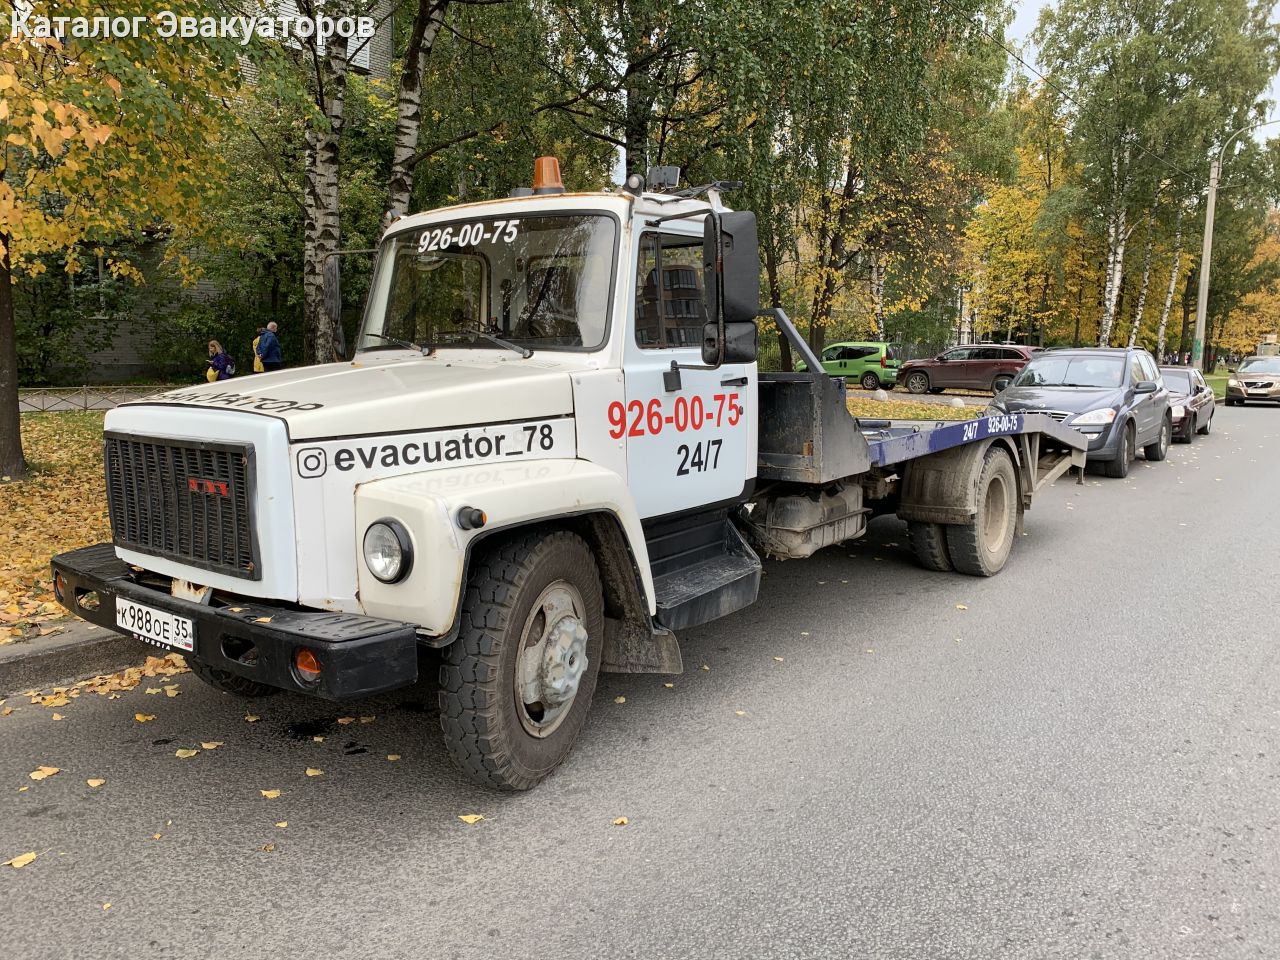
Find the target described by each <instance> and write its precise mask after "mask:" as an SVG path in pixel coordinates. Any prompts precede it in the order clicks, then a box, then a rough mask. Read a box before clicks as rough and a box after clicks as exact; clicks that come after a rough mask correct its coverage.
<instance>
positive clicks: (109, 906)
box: [102, 903, 111, 910]
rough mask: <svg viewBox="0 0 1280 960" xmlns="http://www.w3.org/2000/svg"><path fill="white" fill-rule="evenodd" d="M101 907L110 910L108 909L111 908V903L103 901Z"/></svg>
mask: <svg viewBox="0 0 1280 960" xmlns="http://www.w3.org/2000/svg"><path fill="white" fill-rule="evenodd" d="M102 909H103V910H110V909H111V904H110V903H104V904H103V905H102Z"/></svg>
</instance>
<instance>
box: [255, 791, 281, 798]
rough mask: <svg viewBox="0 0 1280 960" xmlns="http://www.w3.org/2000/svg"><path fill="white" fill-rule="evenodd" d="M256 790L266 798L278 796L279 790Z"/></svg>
mask: <svg viewBox="0 0 1280 960" xmlns="http://www.w3.org/2000/svg"><path fill="white" fill-rule="evenodd" d="M258 792H259V793H261V794H262V795H263V796H264V797H266V798H267V799H268V800H274V799H275V798H276V797H278V796H280V791H279V790H259V791H258Z"/></svg>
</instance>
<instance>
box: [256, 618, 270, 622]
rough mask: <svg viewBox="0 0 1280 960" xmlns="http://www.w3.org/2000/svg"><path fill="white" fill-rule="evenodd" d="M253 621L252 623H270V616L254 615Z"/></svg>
mask: <svg viewBox="0 0 1280 960" xmlns="http://www.w3.org/2000/svg"><path fill="white" fill-rule="evenodd" d="M253 622H254V623H270V622H271V618H270V617H254V618H253Z"/></svg>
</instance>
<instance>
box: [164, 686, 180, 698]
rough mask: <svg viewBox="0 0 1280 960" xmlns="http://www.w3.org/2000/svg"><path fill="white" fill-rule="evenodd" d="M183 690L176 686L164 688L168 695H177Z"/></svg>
mask: <svg viewBox="0 0 1280 960" xmlns="http://www.w3.org/2000/svg"><path fill="white" fill-rule="evenodd" d="M181 692H182V691H181V690H179V689H178V688H177V687H176V686H169V687H165V688H164V695H165V696H166V697H176V696H177V695H178V694H180V693H181Z"/></svg>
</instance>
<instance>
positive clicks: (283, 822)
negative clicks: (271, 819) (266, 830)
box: [276, 820, 289, 830]
mask: <svg viewBox="0 0 1280 960" xmlns="http://www.w3.org/2000/svg"><path fill="white" fill-rule="evenodd" d="M288 825H289V821H288V820H281V821H280V822H279V823H277V824H276V826H277V827H279V828H280V829H281V830H283V829H284V828H285V827H287V826H288Z"/></svg>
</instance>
